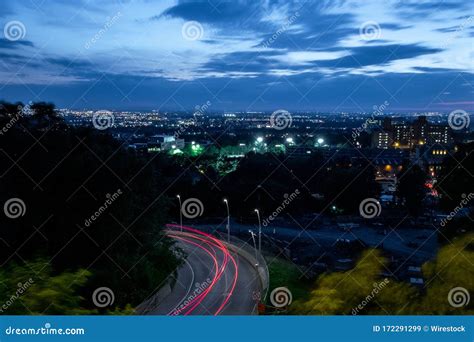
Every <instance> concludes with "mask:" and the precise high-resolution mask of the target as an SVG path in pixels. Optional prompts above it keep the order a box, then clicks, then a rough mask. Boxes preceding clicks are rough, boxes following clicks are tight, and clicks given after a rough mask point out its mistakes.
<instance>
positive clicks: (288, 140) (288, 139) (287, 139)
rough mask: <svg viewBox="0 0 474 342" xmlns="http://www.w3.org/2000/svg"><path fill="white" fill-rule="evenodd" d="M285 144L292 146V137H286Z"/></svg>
mask: <svg viewBox="0 0 474 342" xmlns="http://www.w3.org/2000/svg"><path fill="white" fill-rule="evenodd" d="M286 142H287V143H288V144H293V142H294V140H293V138H292V137H288V138H286Z"/></svg>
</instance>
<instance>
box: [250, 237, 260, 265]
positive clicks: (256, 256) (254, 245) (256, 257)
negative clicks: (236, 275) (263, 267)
mask: <svg viewBox="0 0 474 342" xmlns="http://www.w3.org/2000/svg"><path fill="white" fill-rule="evenodd" d="M249 233H250V235H252V241H253V248H254V250H255V260H256V261H257V263H256V264H255V266H257V267H258V265H259V263H258V253H257V244H256V242H255V233H254V232H253V231H251V230H249Z"/></svg>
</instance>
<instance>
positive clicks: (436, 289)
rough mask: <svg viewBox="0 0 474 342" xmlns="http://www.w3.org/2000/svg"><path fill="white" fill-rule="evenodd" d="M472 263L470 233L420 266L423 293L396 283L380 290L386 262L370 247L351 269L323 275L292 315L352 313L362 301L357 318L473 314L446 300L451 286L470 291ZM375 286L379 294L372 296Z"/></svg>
mask: <svg viewBox="0 0 474 342" xmlns="http://www.w3.org/2000/svg"><path fill="white" fill-rule="evenodd" d="M472 260H474V235H473V234H470V235H467V236H464V237H463V238H458V239H456V240H455V241H454V242H453V243H452V244H449V245H446V246H444V247H442V248H441V249H440V250H439V252H438V255H437V257H436V259H435V260H433V261H430V262H427V263H425V264H424V265H423V275H424V278H425V284H426V287H425V288H424V289H421V290H420V289H418V288H415V287H413V286H411V285H409V284H407V283H404V282H399V281H396V280H394V279H388V283H387V284H386V285H385V286H380V284H381V281H382V276H381V273H382V271H383V270H384V268H385V267H386V266H387V260H386V259H385V258H384V257H383V256H381V254H380V251H378V250H373V249H370V250H367V251H365V252H364V253H363V254H362V256H361V257H360V259H359V261H358V262H357V264H356V265H355V267H354V268H353V269H351V270H349V271H346V272H334V273H327V274H323V275H321V276H320V277H319V278H318V280H317V282H316V285H315V287H314V288H313V289H312V290H311V291H310V293H309V295H308V297H307V298H306V299H303V300H300V301H297V302H296V303H295V304H294V305H293V306H292V311H293V313H295V314H312V315H329V314H330V315H334V314H351V313H354V309H355V308H357V307H358V306H359V305H360V304H361V303H364V302H365V305H363V307H362V309H360V310H357V311H356V313H357V314H373V315H386V314H392V315H400V314H412V315H416V314H419V315H421V314H424V315H431V314H439V315H448V314H458V315H459V314H473V313H474V310H473V308H472V303H471V304H470V305H469V306H463V307H460V308H456V307H453V306H452V305H450V303H449V301H448V295H449V292H450V290H451V289H453V288H455V287H462V288H464V289H466V290H467V291H468V292H469V293H471V294H472V293H474V266H473V263H472ZM377 284H378V285H377ZM377 286H378V287H379V291H377V293H376V294H375V295H373V293H374V292H373V291H374V288H376V287H377ZM371 294H372V297H371V298H370V299H368V298H369V296H370V295H371Z"/></svg>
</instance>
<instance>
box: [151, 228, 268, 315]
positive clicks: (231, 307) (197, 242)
mask: <svg viewBox="0 0 474 342" xmlns="http://www.w3.org/2000/svg"><path fill="white" fill-rule="evenodd" d="M168 228H169V231H168V235H169V236H170V237H172V238H174V239H176V240H177V242H178V243H177V245H178V246H179V247H180V248H181V249H183V250H184V251H185V253H186V255H187V257H186V259H185V262H184V264H183V265H182V266H181V267H180V268H179V269H178V270H177V277H176V282H175V285H174V287H173V289H172V292H171V294H169V295H168V296H167V297H166V298H164V300H162V301H161V302H160V304H159V305H158V307H157V308H156V309H155V310H152V311H151V312H149V314H153V315H171V316H173V315H249V314H253V313H255V311H256V306H257V304H258V296H259V293H260V291H261V284H260V279H259V276H258V273H257V270H256V268H255V267H254V266H253V265H251V264H250V262H249V261H247V260H246V259H244V258H242V257H241V256H239V254H237V253H235V252H234V251H233V250H231V249H229V248H228V246H227V244H226V243H224V242H223V241H221V240H219V239H217V238H215V237H214V236H212V235H210V234H207V233H204V232H202V231H199V230H196V229H193V228H191V227H183V232H180V227H179V226H176V225H168Z"/></svg>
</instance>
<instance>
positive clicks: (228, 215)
mask: <svg viewBox="0 0 474 342" xmlns="http://www.w3.org/2000/svg"><path fill="white" fill-rule="evenodd" d="M224 203H225V206H226V207H227V242H229V243H230V210H229V201H228V200H227V198H224Z"/></svg>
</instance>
